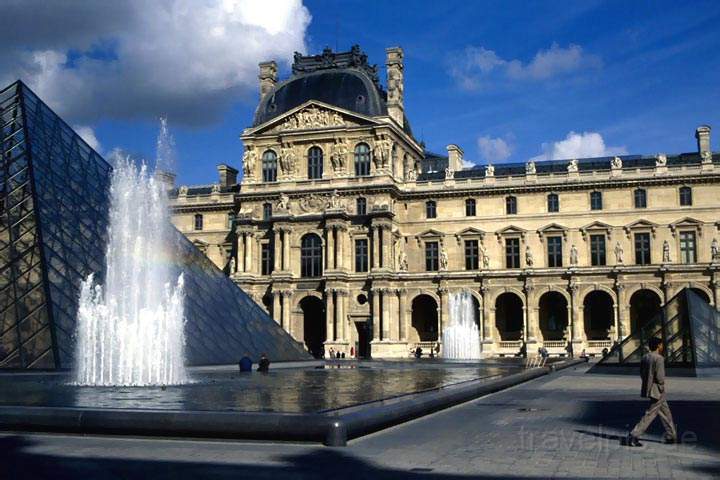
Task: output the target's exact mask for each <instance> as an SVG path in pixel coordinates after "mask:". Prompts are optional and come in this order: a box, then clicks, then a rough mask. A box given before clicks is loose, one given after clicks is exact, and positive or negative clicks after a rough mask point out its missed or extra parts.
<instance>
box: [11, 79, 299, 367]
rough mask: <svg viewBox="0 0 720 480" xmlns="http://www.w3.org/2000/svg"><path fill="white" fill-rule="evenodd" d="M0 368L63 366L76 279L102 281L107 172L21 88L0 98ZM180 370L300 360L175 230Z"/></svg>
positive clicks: (67, 359) (69, 346)
mask: <svg viewBox="0 0 720 480" xmlns="http://www.w3.org/2000/svg"><path fill="white" fill-rule="evenodd" d="M0 126H1V128H2V131H1V135H0V141H1V142H2V143H1V144H0V147H1V148H0V152H2V171H1V173H0V202H2V203H1V204H0V271H1V272H2V274H1V275H0V368H10V369H23V368H35V369H61V368H62V369H64V368H70V367H72V362H73V356H74V339H73V335H74V332H75V315H76V311H77V303H78V297H79V288H80V282H81V281H82V280H83V279H84V278H85V277H86V276H87V275H88V274H90V273H92V272H96V273H97V274H98V278H99V279H102V276H103V268H104V264H105V244H106V240H107V226H108V206H109V187H110V173H111V172H112V166H111V165H110V164H108V163H107V162H106V161H105V160H104V159H103V158H102V157H101V156H100V155H98V154H97V153H96V152H95V151H94V150H92V149H91V148H90V147H89V146H88V145H87V144H86V143H85V142H84V141H83V140H82V139H81V138H80V137H79V136H78V135H77V134H76V133H75V132H74V131H73V130H72V129H71V128H70V127H69V126H68V125H67V124H66V123H65V122H64V121H63V120H62V119H60V117H58V116H57V115H56V114H55V113H54V112H53V111H52V110H50V108H49V107H48V106H47V105H45V104H44V103H43V102H42V101H41V100H40V99H39V98H38V97H37V96H36V95H35V94H34V93H33V92H32V91H30V89H29V88H28V87H27V86H25V85H24V84H23V83H22V82H16V83H14V84H12V85H10V86H9V87H7V88H5V89H3V90H1V91H0ZM174 241H175V242H176V246H175V248H174V251H175V252H176V256H175V258H174V259H173V264H174V266H175V268H176V271H177V273H179V272H180V271H183V272H184V274H185V286H186V295H187V297H186V302H185V315H186V319H187V323H186V327H185V329H186V341H187V345H186V352H187V360H188V364H189V365H210V364H223V363H235V362H237V361H238V359H239V358H240V357H241V356H243V355H244V354H249V355H250V356H251V357H253V358H258V357H259V355H260V353H262V352H265V353H267V354H268V356H269V357H270V359H271V360H273V361H286V360H301V359H306V358H308V356H307V354H306V353H305V352H304V351H303V349H302V347H301V346H300V344H298V343H297V342H295V341H294V340H293V339H292V338H291V337H290V336H289V335H288V334H287V333H286V332H285V331H284V330H282V329H281V328H280V327H279V326H278V325H277V324H276V323H275V322H274V321H273V320H272V319H271V318H270V317H269V316H268V315H267V314H266V313H265V312H264V310H263V309H262V308H260V307H259V306H258V305H257V304H256V303H255V302H253V301H252V299H250V297H248V295H247V294H245V293H244V292H243V291H242V290H240V289H239V288H238V287H237V286H236V285H235V284H234V283H233V282H232V281H231V280H230V279H228V278H227V277H226V276H225V275H224V274H223V273H222V272H221V271H220V270H218V269H217V268H216V267H215V265H214V264H213V263H212V262H211V261H210V260H208V259H207V257H205V255H203V254H202V253H201V252H200V251H199V250H197V249H196V248H195V247H194V246H193V245H192V244H191V243H190V242H189V241H188V240H187V239H186V238H185V237H184V236H183V235H182V234H181V233H180V232H177V231H176V235H175V238H174Z"/></svg>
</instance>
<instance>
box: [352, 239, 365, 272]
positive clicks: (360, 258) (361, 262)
mask: <svg viewBox="0 0 720 480" xmlns="http://www.w3.org/2000/svg"><path fill="white" fill-rule="evenodd" d="M355 271H356V272H367V271H368V239H367V238H359V239H357V240H355Z"/></svg>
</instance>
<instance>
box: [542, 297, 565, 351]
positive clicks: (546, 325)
mask: <svg viewBox="0 0 720 480" xmlns="http://www.w3.org/2000/svg"><path fill="white" fill-rule="evenodd" d="M539 306H540V333H542V338H543V340H546V341H550V340H562V339H563V338H564V337H565V329H566V328H567V326H568V315H567V310H568V309H567V307H568V305H567V300H565V297H564V296H563V295H562V294H561V293H559V292H546V293H544V294H543V295H542V297H540V302H539Z"/></svg>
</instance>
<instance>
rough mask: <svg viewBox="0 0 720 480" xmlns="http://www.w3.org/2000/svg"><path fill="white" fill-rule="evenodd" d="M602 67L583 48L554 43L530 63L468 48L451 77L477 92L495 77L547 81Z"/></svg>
mask: <svg viewBox="0 0 720 480" xmlns="http://www.w3.org/2000/svg"><path fill="white" fill-rule="evenodd" d="M600 66H602V61H601V60H600V58H599V57H597V56H595V55H591V54H588V53H585V52H584V51H583V49H582V47H580V46H579V45H572V44H571V45H569V46H568V47H567V48H563V47H561V46H560V45H558V44H557V43H553V44H552V45H551V46H550V48H549V49H547V50H540V51H538V52H537V53H536V54H535V56H534V57H533V59H532V60H531V61H530V62H529V63H523V62H522V61H521V60H517V59H512V60H505V59H503V58H501V57H500V56H498V55H497V54H496V53H495V52H494V51H493V50H488V49H486V48H484V47H475V46H468V47H466V48H465V51H464V52H463V53H462V54H461V55H456V56H454V58H453V61H452V66H451V68H450V75H452V76H453V77H454V78H455V79H456V81H457V82H458V83H459V85H460V86H461V87H462V88H464V89H467V90H476V89H478V88H480V87H481V86H482V83H483V82H482V81H483V80H484V79H486V78H488V77H490V76H491V75H496V76H498V77H501V78H505V79H510V80H545V79H548V78H552V77H557V76H560V75H565V74H569V73H572V72H575V71H579V70H582V69H593V68H599V67H600Z"/></svg>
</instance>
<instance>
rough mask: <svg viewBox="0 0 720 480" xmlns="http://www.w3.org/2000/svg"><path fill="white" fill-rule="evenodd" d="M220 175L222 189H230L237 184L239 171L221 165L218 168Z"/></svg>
mask: <svg viewBox="0 0 720 480" xmlns="http://www.w3.org/2000/svg"><path fill="white" fill-rule="evenodd" d="M217 169H218V174H219V175H220V186H221V187H229V186H231V185H235V184H236V183H237V174H238V171H237V170H235V169H234V168H233V167H231V166H230V165H225V164H224V163H221V164H220V165H218V166H217Z"/></svg>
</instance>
